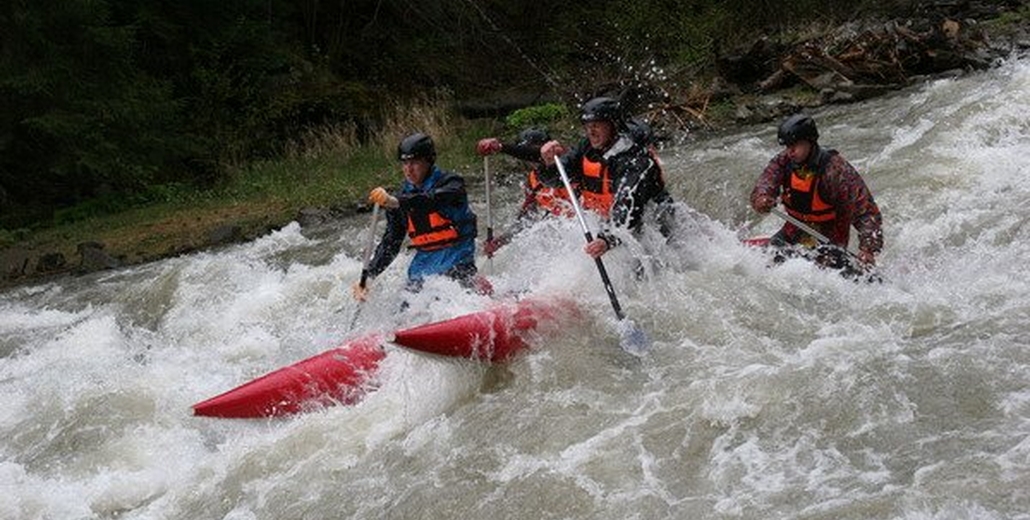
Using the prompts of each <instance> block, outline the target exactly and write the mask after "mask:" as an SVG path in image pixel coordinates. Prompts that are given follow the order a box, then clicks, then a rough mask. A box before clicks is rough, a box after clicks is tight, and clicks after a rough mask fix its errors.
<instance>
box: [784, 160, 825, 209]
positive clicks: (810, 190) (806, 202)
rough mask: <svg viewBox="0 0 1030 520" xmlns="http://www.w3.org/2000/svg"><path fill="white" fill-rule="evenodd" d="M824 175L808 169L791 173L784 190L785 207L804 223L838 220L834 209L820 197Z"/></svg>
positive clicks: (802, 168)
mask: <svg viewBox="0 0 1030 520" xmlns="http://www.w3.org/2000/svg"><path fill="white" fill-rule="evenodd" d="M821 178H822V175H818V174H816V173H813V172H812V171H811V170H809V169H808V168H806V167H801V168H799V169H795V170H793V171H791V172H790V176H789V177H788V178H787V179H786V182H785V184H786V186H784V190H783V205H784V207H786V208H787V213H789V214H790V215H791V216H792V217H794V218H796V219H798V220H801V221H803V222H812V223H821V222H832V221H833V220H836V218H837V211H836V209H834V207H833V206H832V205H830V204H828V203H826V201H824V200H823V198H822V197H821V196H820V195H819V179H821Z"/></svg>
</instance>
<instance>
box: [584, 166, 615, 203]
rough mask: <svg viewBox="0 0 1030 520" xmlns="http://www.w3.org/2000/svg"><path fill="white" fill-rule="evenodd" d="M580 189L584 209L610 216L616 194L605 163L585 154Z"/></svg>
mask: <svg viewBox="0 0 1030 520" xmlns="http://www.w3.org/2000/svg"><path fill="white" fill-rule="evenodd" d="M579 190H580V191H579V194H580V196H581V197H582V198H583V208H584V209H588V210H591V211H593V212H595V213H597V214H598V215H601V216H602V217H604V218H608V212H609V211H610V210H611V208H612V204H613V203H614V202H615V194H614V193H613V192H612V179H611V175H610V174H609V172H608V167H607V166H605V165H604V163H601V162H594V161H591V160H590V159H588V158H587V157H586V156H583V182H582V184H580V186H579Z"/></svg>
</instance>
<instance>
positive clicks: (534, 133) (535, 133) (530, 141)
mask: <svg viewBox="0 0 1030 520" xmlns="http://www.w3.org/2000/svg"><path fill="white" fill-rule="evenodd" d="M550 140H551V135H550V134H548V133H547V130H543V129H540V128H527V129H525V130H523V131H521V132H519V142H518V145H519V146H542V145H543V144H544V143H546V142H547V141H550Z"/></svg>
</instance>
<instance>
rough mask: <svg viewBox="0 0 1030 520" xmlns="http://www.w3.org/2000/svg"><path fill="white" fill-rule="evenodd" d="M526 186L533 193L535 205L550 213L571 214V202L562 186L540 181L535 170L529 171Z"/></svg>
mask: <svg viewBox="0 0 1030 520" xmlns="http://www.w3.org/2000/svg"><path fill="white" fill-rule="evenodd" d="M526 187H527V189H529V192H530V193H532V194H533V200H534V201H535V202H536V205H537V207H539V208H541V209H543V210H545V211H547V212H548V213H550V214H552V215H563V216H571V215H572V208H571V204H570V203H569V202H568V201H569V192H568V191H567V190H566V189H565V188H564V187H559V188H552V187H550V186H548V185H546V184H544V183H542V182H540V178H539V177H538V175H537V171H536V170H533V171H531V172H529V177H528V178H527V179H526Z"/></svg>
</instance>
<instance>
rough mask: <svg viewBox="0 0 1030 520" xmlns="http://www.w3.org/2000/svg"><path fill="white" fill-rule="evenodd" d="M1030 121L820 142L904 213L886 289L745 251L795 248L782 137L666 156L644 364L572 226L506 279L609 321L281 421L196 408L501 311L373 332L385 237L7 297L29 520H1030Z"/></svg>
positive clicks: (1018, 103) (257, 249)
mask: <svg viewBox="0 0 1030 520" xmlns="http://www.w3.org/2000/svg"><path fill="white" fill-rule="evenodd" d="M1028 113H1030V64H1028V63H1027V62H1025V61H1012V62H1010V63H1007V64H1005V65H1004V66H1003V67H1001V68H999V69H997V70H994V71H991V72H989V73H984V74H977V75H971V76H968V77H965V78H960V79H948V80H939V81H932V82H929V83H926V84H924V85H920V86H918V87H915V88H912V89H909V90H907V91H904V92H901V93H897V94H894V95H891V96H888V97H885V98H880V99H875V100H871V101H867V102H864V103H859V104H854V105H846V106H834V107H830V108H826V109H822V110H820V111H818V112H815V113H814V114H813V115H814V116H815V118H816V120H817V122H818V123H819V125H820V134H821V135H822V137H821V143H822V144H823V145H824V146H827V147H831V148H837V149H839V150H840V152H841V153H842V154H843V155H844V156H845V157H846V158H847V159H848V160H849V161H851V162H852V163H853V164H854V165H856V167H858V168H859V170H860V171H861V172H862V174H863V175H864V176H865V178H866V180H867V182H868V183H869V185H870V187H871V189H872V191H873V193H874V195H875V197H876V200H877V202H878V203H879V204H880V207H881V209H882V211H883V214H884V223H885V238H886V248H885V250H884V252H883V254H882V255H881V256H880V257H879V259H878V262H879V266H880V268H881V270H882V271H883V273H884V277H885V279H886V280H887V282H885V283H884V284H880V285H876V284H873V285H867V284H855V283H852V282H850V281H847V280H845V279H843V278H841V277H839V276H836V275H835V274H833V273H830V272H826V271H820V270H819V269H817V268H815V267H814V266H813V265H811V264H810V263H807V262H805V261H803V260H788V261H786V262H784V263H783V264H780V265H778V266H776V267H770V266H769V260H768V258H767V257H765V256H764V255H763V254H762V253H761V252H759V251H757V250H751V249H747V248H745V247H743V246H742V245H741V244H740V243H739V241H738V239H737V237H736V234H735V231H736V230H737V228H738V227H740V226H741V224H742V223H746V224H747V226H746V227H747V228H749V229H750V231H751V232H752V233H754V234H764V233H768V232H771V231H773V230H775V229H776V227H777V226H778V225H779V224H780V222H779V221H777V220H776V219H775V218H772V217H770V218H766V219H763V220H757V219H756V218H755V217H754V216H753V215H752V214H751V213H749V210H748V208H747V202H746V199H747V195H748V193H749V192H750V188H751V186H752V184H753V182H754V180H755V178H756V177H757V175H758V173H759V172H760V171H761V169H762V168H763V167H764V166H765V164H766V162H767V161H768V160H769V158H771V157H772V155H773V154H774V153H775V152H776V151H777V146H776V144H775V136H774V131H775V128H774V125H773V124H770V125H766V126H762V127H756V128H751V129H744V130H741V131H738V132H734V133H731V134H728V135H724V136H720V137H716V138H711V139H707V140H704V141H697V142H692V143H690V144H687V145H685V146H682V147H677V148H670V149H666V150H663V151H662V156H663V160H664V164H665V171H666V174H667V176H668V182H669V185H670V189H671V191H672V193H673V196H674V197H675V198H676V199H677V200H678V201H680V203H681V205H682V206H681V208H680V210H681V211H679V213H678V215H680V222H679V229H678V233H677V236H676V240H675V241H673V243H670V244H666V243H664V242H662V241H661V240H658V239H657V238H656V237H653V236H650V235H645V236H644V237H643V238H642V239H641V240H639V241H635V240H627V241H626V243H625V247H621V248H618V249H616V250H613V251H611V252H610V253H609V254H607V255H605V257H604V258H605V262H606V265H607V266H608V269H609V272H610V274H611V278H612V282H613V284H614V285H615V287H616V290H617V291H618V292H619V296H620V299H621V300H622V303H623V305H624V307H625V311H626V314H627V315H628V316H632V317H633V318H634V323H635V325H636V326H637V327H639V328H640V329H641V330H642V331H645V332H646V333H647V334H648V335H649V336H650V338H651V340H652V341H653V346H652V347H651V348H650V349H649V351H648V353H647V354H646V355H644V356H643V357H641V358H637V357H635V356H632V355H629V354H627V353H625V352H623V351H622V350H621V349H619V337H618V334H617V333H616V332H617V330H616V329H615V328H614V327H612V326H611V325H612V323H611V320H612V317H611V308H610V306H609V305H608V301H607V298H606V294H605V291H604V289H603V288H602V287H601V285H600V283H598V280H597V273H596V271H595V269H594V265H593V262H592V261H591V260H590V258H589V257H587V256H586V255H585V254H583V252H582V234H581V232H580V230H578V229H577V227H576V225H575V223H573V222H555V221H549V222H543V223H540V224H538V225H537V226H535V227H534V228H532V229H531V230H530V231H529V232H526V233H522V234H520V235H518V236H516V238H515V239H514V240H513V241H512V243H511V244H509V245H508V246H506V247H505V248H504V249H502V250H501V251H499V252H498V254H497V255H496V256H495V257H494V266H495V272H496V273H497V274H496V276H494V277H493V282H494V286H495V290H496V291H497V292H498V293H506V292H509V293H517V292H521V291H523V290H529V291H530V292H532V293H534V294H559V295H563V296H572V297H574V298H575V299H576V300H577V301H579V302H580V304H581V305H582V307H583V310H584V311H585V312H584V314H585V318H584V319H583V321H582V322H580V323H576V324H574V325H571V326H569V327H567V328H566V329H564V330H561V331H558V332H557V333H554V334H548V335H547V336H545V337H539V338H536V340H535V341H534V347H533V349H531V350H530V351H529V352H527V353H526V354H525V355H523V356H521V357H519V358H518V359H516V360H514V361H512V362H510V363H508V364H506V365H496V366H486V365H483V364H479V363H474V362H469V361H463V360H450V359H442V358H436V357H426V356H420V355H417V354H413V353H410V352H407V351H404V350H401V349H398V348H394V347H390V355H389V356H388V357H387V358H386V359H385V360H384V362H383V365H382V370H381V373H380V374H379V378H380V385H381V386H380V388H379V389H378V390H377V391H375V392H373V393H371V394H369V395H368V397H367V398H366V399H365V400H364V401H362V402H361V403H359V404H357V405H355V406H350V407H333V408H326V409H324V410H319V411H314V412H312V413H308V414H303V415H298V416H294V417H292V418H288V419H282V420H259V421H235V420H217V419H209V418H199V417H193V416H191V415H190V413H189V406H190V405H191V404H192V403H195V402H197V401H199V400H201V399H204V398H207V397H210V396H212V395H215V394H217V393H220V392H222V391H224V390H226V389H228V388H231V387H233V386H235V385H237V384H239V383H241V382H244V381H246V380H249V379H251V378H253V377H256V376H259V375H261V374H264V373H267V372H269V371H271V370H273V369H276V368H278V367H281V366H284V365H286V364H289V363H292V362H295V361H297V360H300V359H302V358H305V357H308V356H310V355H313V354H316V353H318V352H321V351H324V350H327V349H329V348H332V347H334V346H336V345H338V344H340V343H342V342H343V341H344V340H345V339H347V338H348V337H352V336H354V335H356V334H359V333H364V332H369V331H372V330H383V331H388V330H391V329H394V328H397V327H399V326H405V325H412V324H417V323H423V322H428V321H435V320H439V319H444V318H449V317H452V316H455V315H459V314H464V313H467V312H471V311H474V310H478V309H481V308H483V307H484V306H485V305H487V304H489V299H488V298H485V297H482V296H477V295H472V294H468V293H465V292H463V291H461V290H460V289H459V288H458V287H457V285H456V284H454V283H452V282H450V281H447V280H431V281H430V282H428V283H427V284H426V287H425V289H424V290H423V291H422V292H421V293H418V294H415V295H411V294H405V293H402V292H398V291H397V289H398V288H399V287H401V286H402V285H403V279H404V268H405V266H406V263H407V260H408V258H407V257H406V256H403V255H402V256H401V258H398V260H397V261H396V262H395V264H394V265H393V266H391V267H390V268H389V269H388V270H387V271H386V272H384V273H383V274H382V275H381V276H379V277H377V279H376V280H375V281H374V283H373V284H372V286H371V298H370V300H369V301H367V302H366V303H365V304H364V305H365V307H364V308H363V310H362V312H361V315H360V319H359V320H358V321H357V324H356V328H357V329H358V330H351V329H350V328H349V326H350V323H349V321H350V318H351V317H352V316H353V315H354V312H355V310H356V307H355V305H356V304H355V303H354V302H353V301H352V300H351V299H350V295H349V286H350V284H351V283H353V282H354V281H355V280H356V279H357V278H358V276H359V274H360V270H361V262H360V258H359V257H360V254H359V251H360V250H361V241H362V239H363V233H362V231H363V230H364V229H366V226H367V223H366V222H365V219H364V218H356V219H355V220H354V221H352V222H348V223H346V224H345V225H344V226H343V229H341V230H339V233H333V234H328V235H326V236H322V237H320V238H311V237H308V236H305V234H304V233H302V232H301V230H300V229H299V227H298V226H296V225H290V226H287V227H285V228H283V229H282V230H279V231H277V232H275V233H272V234H271V235H269V236H266V237H264V238H262V239H260V240H257V241H255V242H252V243H249V244H244V245H240V246H237V247H234V248H230V249H226V250H224V251H219V252H212V253H201V254H196V255H191V256H186V257H179V258H175V259H170V260H165V261H162V262H157V263H154V264H149V265H145V266H141V267H137V268H132V269H125V270H120V271H115V272H108V273H101V274H96V275H92V276H89V277H84V278H78V279H67V280H62V281H58V282H53V283H48V284H45V285H40V286H34V287H23V288H18V289H12V290H8V291H7V292H5V293H3V294H2V295H0V400H2V402H3V403H4V406H3V407H2V408H0V439H2V440H0V489H3V492H2V493H0V518H113V517H118V518H123V519H126V518H128V519H135V518H141V519H142V518H191V519H197V518H227V519H291V518H298V519H299V518H425V519H430V518H453V517H456V516H459V517H467V518H483V517H491V518H612V519H624V518H670V519H671V518H907V519H921V518H999V519H1000V518H1028V515H1027V511H1030V495H1028V492H1027V490H1028V489H1030V441H1028V438H1030V390H1028V385H1027V381H1030V348H1028V347H1030V332H1028V331H1030V296H1028V295H1030V283H1028V282H1030V280H1028V275H1027V274H1026V271H1027V270H1026V268H1025V266H1026V265H1027V262H1028V259H1030V225H1028V222H1030V210H1028V209H1027V208H1028V207H1030V188H1028V186H1030V155H1028V154H1027V150H1030V122H1028V120H1027V118H1026V116H1025V115H1026V114H1028ZM512 174H513V175H515V174H517V173H516V172H512ZM505 190H507V195H506V194H505ZM501 191H502V193H498V195H499V197H501V198H502V199H504V197H508V199H507V203H503V204H500V205H499V206H498V207H497V208H496V209H497V210H498V214H497V215H498V216H497V219H498V222H506V221H507V220H506V219H509V218H511V217H512V215H513V214H514V211H515V205H516V204H515V200H516V199H517V197H518V193H517V188H515V187H513V186H511V187H509V188H507V189H504V188H502V190H501ZM473 196H475V195H473ZM480 212H482V211H480ZM596 224H597V223H596V222H591V225H592V226H596ZM594 229H596V227H594ZM635 259H643V260H644V262H643V271H644V276H643V278H642V280H639V281H638V280H637V277H636V273H635V270H636V269H635V268H636V264H635V261H634V260H635ZM405 301H406V302H407V304H408V310H407V311H403V312H402V311H400V310H399V309H401V305H402V303H403V302H405Z"/></svg>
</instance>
